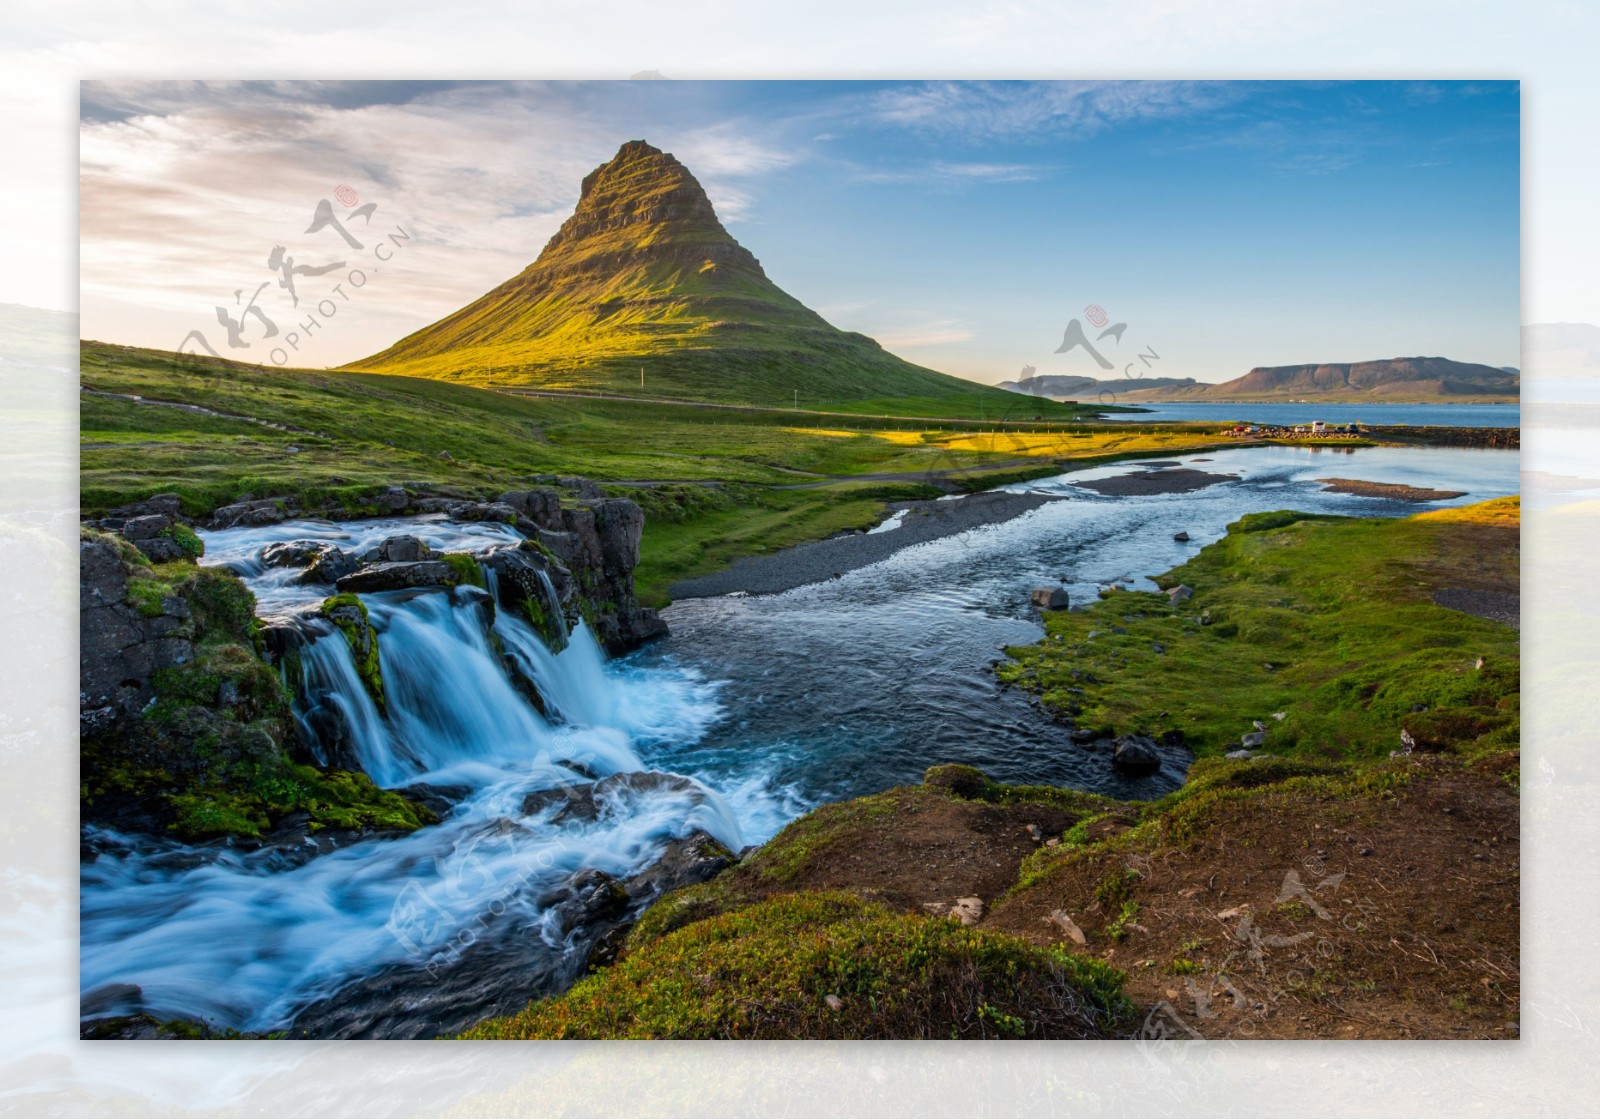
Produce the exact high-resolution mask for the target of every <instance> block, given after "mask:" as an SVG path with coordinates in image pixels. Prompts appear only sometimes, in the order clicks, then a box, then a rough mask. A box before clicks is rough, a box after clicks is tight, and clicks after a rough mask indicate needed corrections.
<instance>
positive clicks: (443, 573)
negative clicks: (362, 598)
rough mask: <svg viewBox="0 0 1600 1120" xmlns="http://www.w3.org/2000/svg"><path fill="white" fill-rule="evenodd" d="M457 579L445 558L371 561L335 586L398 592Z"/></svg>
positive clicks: (346, 589)
mask: <svg viewBox="0 0 1600 1120" xmlns="http://www.w3.org/2000/svg"><path fill="white" fill-rule="evenodd" d="M455 581H456V575H455V569H453V568H451V567H450V565H449V564H446V563H445V562H444V561H443V560H419V561H417V562H415V563H409V564H407V563H393V564H369V565H367V566H366V567H364V568H362V569H361V570H360V571H357V572H352V573H351V574H350V575H347V576H341V577H340V578H339V579H338V580H336V581H335V583H334V586H335V587H337V588H338V589H339V590H340V591H398V590H400V589H402V588H406V587H449V586H451V585H452V584H454V583H455Z"/></svg>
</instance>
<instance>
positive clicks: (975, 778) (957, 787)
mask: <svg viewBox="0 0 1600 1120" xmlns="http://www.w3.org/2000/svg"><path fill="white" fill-rule="evenodd" d="M922 784H923V785H925V786H933V787H934V788H935V789H947V790H949V791H950V792H951V793H953V794H955V795H956V796H957V797H965V798H974V797H977V796H978V795H979V794H980V793H982V792H983V791H984V790H985V789H987V788H988V787H989V775H987V774H985V773H984V772H983V771H982V770H979V769H978V768H977V767H976V766H962V765H960V764H958V763H945V764H944V765H942V766H930V767H928V769H927V771H926V772H925V773H924V774H923V775H922Z"/></svg>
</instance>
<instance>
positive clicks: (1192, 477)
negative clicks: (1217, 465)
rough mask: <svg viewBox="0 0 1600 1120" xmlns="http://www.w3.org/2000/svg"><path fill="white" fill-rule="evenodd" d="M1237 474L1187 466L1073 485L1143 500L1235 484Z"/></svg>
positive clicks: (1115, 496) (1111, 494)
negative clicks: (1144, 498)
mask: <svg viewBox="0 0 1600 1120" xmlns="http://www.w3.org/2000/svg"><path fill="white" fill-rule="evenodd" d="M1238 477H1239V476H1238V475H1233V474H1212V473H1210V472H1209V471H1196V470H1190V469H1189V468H1188V467H1180V468H1177V469H1172V468H1168V469H1166V470H1148V471H1135V472H1134V473H1132V474H1119V475H1117V476H1116V477H1115V478H1097V479H1094V480H1093V481H1090V482H1075V483H1073V485H1074V486H1081V487H1083V488H1084V489H1085V490H1093V491H1095V492H1096V493H1099V494H1107V495H1110V496H1111V497H1114V498H1143V497H1148V496H1149V495H1151V494H1187V493H1189V491H1191V490H1203V489H1205V488H1206V487H1207V486H1215V485H1216V484H1217V483H1219V482H1236V481H1238Z"/></svg>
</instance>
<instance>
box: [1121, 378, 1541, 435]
mask: <svg viewBox="0 0 1600 1120" xmlns="http://www.w3.org/2000/svg"><path fill="white" fill-rule="evenodd" d="M1114 393H1115V389H1114V387H1113V391H1112V394H1111V395H1107V396H1106V397H1105V398H1104V399H1103V400H1102V401H1101V403H1103V404H1133V403H1134V402H1132V401H1128V400H1120V401H1114V400H1112V395H1114ZM1137 407H1139V408H1143V409H1148V410H1149V411H1147V412H1141V413H1111V414H1109V415H1108V416H1107V417H1106V419H1108V420H1125V421H1128V422H1129V423H1135V424H1137V423H1145V424H1154V423H1168V424H1170V423H1173V422H1175V421H1185V420H1192V421H1204V422H1206V423H1211V424H1215V423H1218V422H1226V421H1229V420H1235V421H1239V422H1242V423H1251V424H1277V425H1280V426H1283V427H1293V426H1294V425H1296V424H1310V423H1311V422H1312V421H1315V420H1321V421H1323V422H1324V423H1328V424H1335V425H1337V424H1361V425H1363V426H1365V425H1369V424H1416V425H1425V426H1433V427H1441V428H1515V427H1517V426H1518V415H1519V414H1520V412H1521V409H1520V408H1519V407H1518V406H1517V405H1514V404H1385V403H1383V402H1381V401H1374V402H1372V403H1370V404H1366V403H1361V404H1319V403H1318V402H1316V401H1306V402H1305V403H1303V404H1302V403H1298V402H1292V401H1265V402H1261V403H1258V404H1250V403H1248V402H1243V401H1204V402H1202V401H1172V402H1169V403H1156V402H1153V401H1152V402H1151V403H1149V404H1144V403H1140V404H1139V405H1138V406H1137Z"/></svg>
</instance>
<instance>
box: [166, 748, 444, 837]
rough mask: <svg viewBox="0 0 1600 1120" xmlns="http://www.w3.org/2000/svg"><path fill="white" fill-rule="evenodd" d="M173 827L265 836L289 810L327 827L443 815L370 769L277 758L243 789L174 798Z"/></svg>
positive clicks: (404, 824)
mask: <svg viewBox="0 0 1600 1120" xmlns="http://www.w3.org/2000/svg"><path fill="white" fill-rule="evenodd" d="M170 800H171V803H172V808H173V810H174V813H175V815H176V820H175V822H174V823H173V825H172V826H171V828H172V830H173V831H175V832H177V833H179V834H180V835H181V836H183V837H184V838H185V839H189V840H197V839H204V838H207V837H210V836H224V835H236V836H259V835H261V834H262V833H263V832H265V831H267V830H268V829H269V828H270V826H271V822H272V821H275V820H278V819H280V818H282V817H284V816H286V815H287V814H289V813H295V812H303V813H306V814H308V815H309V817H310V821H309V827H310V828H311V830H312V831H313V832H315V831H317V830H319V829H323V828H339V829H376V830H380V831H400V832H411V831H415V830H416V829H418V828H421V827H422V826H423V825H426V824H432V823H434V822H435V821H436V820H437V819H438V818H437V817H436V816H434V814H433V813H432V812H431V811H430V810H429V809H428V808H427V807H426V806H424V805H420V804H418V803H416V802H414V801H408V800H406V799H405V798H404V797H402V796H400V795H399V794H398V793H395V792H393V791H392V790H386V789H382V788H380V787H379V786H377V785H375V784H374V783H373V781H372V779H370V778H368V777H367V776H366V775H365V774H359V773H355V772H352V771H347V770H319V769H317V768H316V767H314V766H304V765H299V764H296V763H290V762H286V761H284V760H282V759H281V758H280V759H275V760H273V761H272V762H271V763H269V764H267V765H264V766H260V767H258V768H256V769H255V770H254V772H253V773H251V774H249V775H248V780H247V783H246V784H244V785H243V786H242V787H239V788H216V787H211V788H205V789H199V790H195V791H192V792H188V793H182V794H175V795H173V796H172V797H171V799H170Z"/></svg>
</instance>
